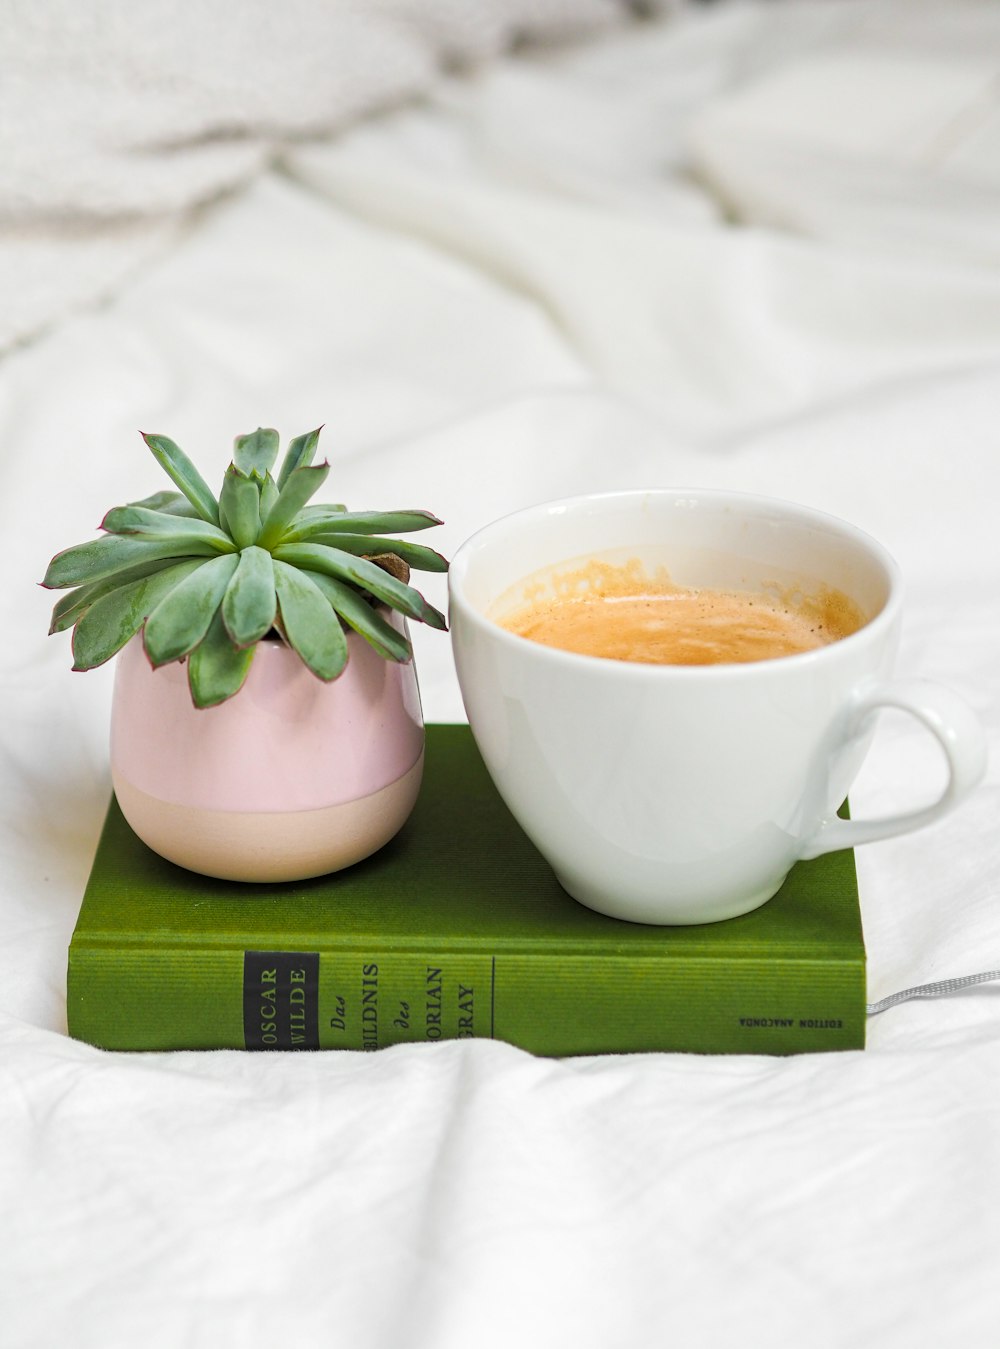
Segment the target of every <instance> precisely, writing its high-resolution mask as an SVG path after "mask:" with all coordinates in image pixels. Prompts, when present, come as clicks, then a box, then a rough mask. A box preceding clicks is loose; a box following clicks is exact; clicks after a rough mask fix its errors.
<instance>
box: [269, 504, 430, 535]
mask: <svg viewBox="0 0 1000 1349" xmlns="http://www.w3.org/2000/svg"><path fill="white" fill-rule="evenodd" d="M442 523H443V522H442V521H441V520H439V519H438V518H437V516H436V515H432V514H431V513H430V511H383V512H376V511H345V510H338V509H337V508H335V507H329V506H310V507H308V508H307V509H306V510H305V511H302V512H300V516H299V519H298V520H296V521H295V522H294V524H293V527H292V528H291V529H290V530H289V531H288V533H287V534H286V535H285V538H286V540H287V541H288V542H289V543H291V542H293V541H294V542H299V541H300V540H305V539H311V538H312V537H313V536H314V535H316V534H326V533H332V532H334V531H336V532H339V531H341V530H343V531H344V532H345V533H347V534H412V533H413V532H415V531H416V530H418V529H431V528H432V527H433V526H434V525H440V524H442Z"/></svg>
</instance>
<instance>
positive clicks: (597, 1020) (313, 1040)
mask: <svg viewBox="0 0 1000 1349" xmlns="http://www.w3.org/2000/svg"><path fill="white" fill-rule="evenodd" d="M67 1018H68V1023H69V1030H70V1034H71V1035H73V1036H74V1037H75V1038H77V1039H80V1040H85V1041H87V1042H89V1043H91V1044H95V1045H98V1046H100V1047H101V1048H105V1049H117V1050H172V1049H223V1048H231V1049H274V1050H278V1049H351V1050H376V1049H381V1048H384V1047H385V1046H388V1045H394V1044H405V1043H413V1042H421V1043H433V1042H435V1041H438V1040H449V1039H466V1038H468V1039H483V1038H492V1039H497V1040H504V1041H507V1042H508V1043H510V1044H513V1045H517V1046H519V1047H520V1048H522V1049H526V1050H529V1051H531V1052H532V1053H536V1054H542V1055H551V1056H568V1055H575V1054H603V1053H634V1052H642V1051H647V1052H648V1051H659V1052H693V1053H744V1054H746V1053H749V1054H791V1053H801V1052H816V1051H823V1050H843V1049H860V1048H863V1047H864V1040H865V972H864V962H863V960H860V959H857V958H852V957H845V958H843V959H840V960H837V959H830V958H828V959H824V960H822V961H818V960H805V959H803V960H788V959H785V960H775V959H773V958H772V959H769V960H755V959H733V960H728V961H719V959H718V958H717V957H711V958H710V957H703V958H699V957H697V956H691V955H684V956H683V957H682V958H676V959H664V958H663V957H651V958H642V957H638V958H636V957H631V956H624V955H618V954H614V953H611V954H607V955H602V956H601V957H599V958H595V957H594V956H578V955H573V954H564V953H558V952H553V951H535V952H511V951H504V950H498V951H496V952H489V953H483V952H481V951H476V952H472V951H464V950H450V951H439V952H413V951H400V950H380V949H378V947H377V945H373V946H372V948H371V949H370V950H363V949H350V950H343V949H338V950H325V951H287V950H285V951H256V950H252V951H244V950H235V949H228V948H226V949H222V948H213V949H207V950H206V949H204V948H202V949H197V950H196V949H191V950H187V949H178V948H173V947H171V948H156V947H152V946H135V947H125V948H122V947H115V948H114V949H112V948H111V947H105V946H98V945H94V946H87V945H74V946H71V948H70V964H69V977H68V999H67Z"/></svg>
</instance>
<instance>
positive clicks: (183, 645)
mask: <svg viewBox="0 0 1000 1349" xmlns="http://www.w3.org/2000/svg"><path fill="white" fill-rule="evenodd" d="M238 563H239V558H238V557H237V555H236V554H235V553H227V554H226V555H225V556H223V557H213V558H211V559H210V560H209V561H207V562H203V563H202V564H201V566H200V567H198V569H197V570H196V571H194V572H192V574H191V575H190V576H187V577H185V579H184V580H183V581H181V582H180V584H179V585H177V586H175V587H174V588H173V589H172V590H171V591H170V593H169V594H168V595H166V596H164V598H163V599H162V600H161V601H160V602H159V604H158V605H157V606H156V608H155V609H154V610H153V611H152V613H151V614H150V615H149V618H148V619H147V621H146V628H145V633H144V641H145V645H146V655H147V656H148V657H149V659H150V660H151V661H152V663H153V665H154V666H157V665H166V664H168V663H169V662H170V661H172V660H179V659H180V658H181V656H186V655H187V654H188V652H189V651H193V650H194V648H195V647H196V646H197V645H198V643H199V642H200V641H201V640H202V638H203V637H204V636H205V633H206V632H207V631H208V628H209V624H210V623H211V621H212V618H213V616H214V614H215V611H216V610H217V609H218V608H219V605H220V604H221V603H222V597H223V595H225V593H226V587H227V586H228V585H229V582H230V581H231V580H232V577H233V573H234V572H235V571H236V567H237V564H238Z"/></svg>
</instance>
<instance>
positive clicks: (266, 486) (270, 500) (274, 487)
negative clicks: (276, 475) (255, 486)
mask: <svg viewBox="0 0 1000 1349" xmlns="http://www.w3.org/2000/svg"><path fill="white" fill-rule="evenodd" d="M277 500H278V484H277V483H276V482H275V481H274V479H273V478H272V477H271V475H270V473H268V474H267V475H266V476H265V478H264V481H263V482H262V483H261V486H260V518H261V519H262V520H266V519H267V517H268V516H269V515H270V514H271V511H272V510H273V509H274V503H275V502H276V501H277Z"/></svg>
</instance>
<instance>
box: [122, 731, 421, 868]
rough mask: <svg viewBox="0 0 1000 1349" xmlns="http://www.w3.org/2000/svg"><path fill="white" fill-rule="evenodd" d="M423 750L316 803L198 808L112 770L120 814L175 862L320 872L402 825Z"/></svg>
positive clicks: (378, 843) (373, 847) (365, 852)
mask: <svg viewBox="0 0 1000 1349" xmlns="http://www.w3.org/2000/svg"><path fill="white" fill-rule="evenodd" d="M423 766H424V760H423V755H421V757H420V758H419V759H418V760H417V762H416V763H415V764H414V765H413V767H412V768H411V769H410V770H409V772H407V773H404V774H403V776H402V777H401V778H397V780H396V781H395V782H390V783H389V785H388V786H387V787H383V788H381V790H380V791H377V792H372V793H371V795H370V796H362V797H360V798H358V799H356V800H354V801H345V802H344V803H343V804H342V805H337V806H326V807H324V808H323V809H320V810H290V811H277V812H255V811H245V812H244V811H232V810H205V809H203V808H202V807H192V806H181V805H176V804H174V803H173V802H171V801H160V800H158V799H157V798H156V797H155V796H150V795H149V794H148V793H147V792H144V791H140V789H139V788H138V787H134V786H133V785H132V783H130V782H129V781H128V780H127V779H126V778H124V777H122V775H121V774H120V773H118V772H116V771H114V770H112V781H113V783H114V788H115V795H116V796H117V798H118V804H119V805H120V806H121V809H122V814H123V815H124V816H125V818H126V820H128V822H129V824H130V825H131V826H132V828H133V829H134V830H135V832H136V833H137V834H138V835H139V837H140V838H142V839H144V840H145V842H146V843H147V844H148V845H149V846H150V847H151V848H153V849H154V851H156V852H158V853H159V854H160V855H161V857H166V858H167V859H168V860H169V861H171V862H176V863H177V864H178V866H182V867H187V868H188V869H189V870H191V871H198V872H201V873H202V875H205V876H217V877H220V878H221V879H223V880H231V881H259V882H268V881H271V882H273V881H289V880H303V879H306V878H308V877H310V876H324V875H326V874H327V872H330V871H340V870H342V869H343V868H344V867H349V866H353V864H354V863H355V862H360V861H361V860H362V859H363V858H365V857H369V856H371V854H372V853H373V852H376V851H377V850H378V849H379V848H381V847H382V845H383V844H385V843H388V841H389V839H391V838H392V836H393V835H394V834H395V833H397V832H398V831H399V829H401V828H402V826H403V824H404V823H405V822H406V820H407V818H408V816H409V814H410V812H411V810H412V809H413V806H414V803H415V802H416V799H417V793H418V791H419V790H420V779H421V775H422V773H423Z"/></svg>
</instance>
